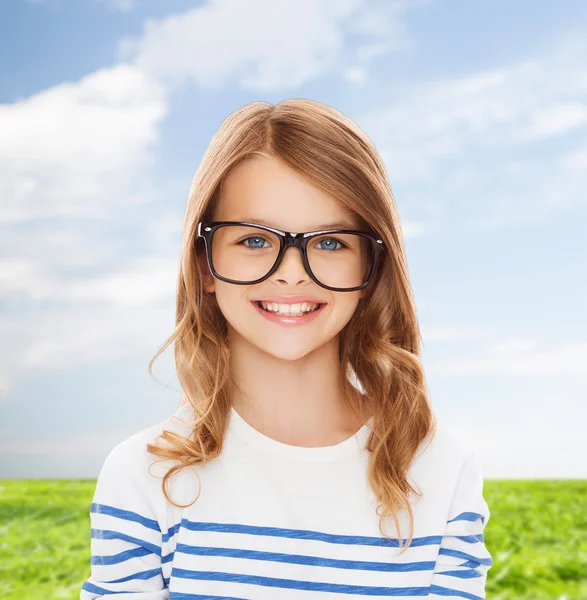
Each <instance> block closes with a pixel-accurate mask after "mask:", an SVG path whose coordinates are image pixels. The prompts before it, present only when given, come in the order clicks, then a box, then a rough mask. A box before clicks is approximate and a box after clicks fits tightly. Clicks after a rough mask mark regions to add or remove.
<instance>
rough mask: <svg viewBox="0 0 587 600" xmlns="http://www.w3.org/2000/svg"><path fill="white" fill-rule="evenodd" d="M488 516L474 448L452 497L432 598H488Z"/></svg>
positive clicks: (433, 580)
mask: <svg viewBox="0 0 587 600" xmlns="http://www.w3.org/2000/svg"><path fill="white" fill-rule="evenodd" d="M489 517H490V512H489V507H488V506H487V503H486V501H485V499H484V497H483V474H482V471H481V467H480V463H479V459H478V457H477V454H476V453H475V452H473V453H472V454H470V455H469V456H468V458H467V459H466V460H465V461H464V464H463V467H462V469H461V472H460V475H459V478H458V482H457V486H456V489H455V492H454V495H453V498H452V501H451V505H450V510H449V514H448V522H447V524H446V529H445V531H444V534H443V537H442V542H441V545H440V550H439V554H438V560H437V562H436V565H435V568H434V574H433V576H432V585H431V587H430V594H429V598H441V597H442V598H467V599H468V600H481V599H484V598H485V584H486V582H487V572H488V570H489V569H490V567H491V565H492V564H493V560H492V557H491V554H490V552H489V550H488V549H487V547H486V546H485V540H484V535H483V530H484V528H485V526H486V525H487V522H488V521H489Z"/></svg>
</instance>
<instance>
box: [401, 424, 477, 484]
mask: <svg viewBox="0 0 587 600" xmlns="http://www.w3.org/2000/svg"><path fill="white" fill-rule="evenodd" d="M470 465H473V467H477V465H478V462H477V451H476V449H475V448H474V447H473V446H472V445H471V444H470V443H469V442H468V441H466V440H465V439H463V438H462V437H460V436H459V435H458V433H456V432H455V431H454V430H453V429H450V428H448V427H447V426H446V425H445V424H443V423H439V422H437V423H436V429H435V431H434V432H432V433H431V434H429V435H428V436H427V437H426V438H425V439H424V440H422V442H421V444H420V446H419V447H418V450H417V452H416V454H415V456H414V459H413V461H412V464H411V467H410V474H411V476H412V478H413V480H414V481H416V482H417V483H418V485H420V486H422V487H424V488H427V489H429V490H431V489H433V490H435V492H437V491H439V490H441V489H444V490H446V492H447V493H450V492H451V491H452V490H454V489H455V487H456V486H457V485H458V482H459V479H460V478H461V476H462V473H463V471H464V469H465V468H466V467H467V468H470Z"/></svg>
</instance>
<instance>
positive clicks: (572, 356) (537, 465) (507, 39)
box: [0, 0, 587, 478]
mask: <svg viewBox="0 0 587 600" xmlns="http://www.w3.org/2000/svg"><path fill="white" fill-rule="evenodd" d="M287 97H306V98H311V99H315V100H319V101H321V102H324V103H326V104H329V105H331V106H333V107H335V108H337V109H339V110H341V111H342V112H344V113H345V114H347V115H348V116H349V117H351V118H353V119H354V120H355V121H356V122H357V123H358V124H359V125H360V126H361V127H362V128H363V129H364V130H365V132H366V133H367V135H369V137H370V138H371V139H372V140H373V142H374V144H375V145H376V147H377V149H378V150H379V152H380V153H381V154H382V156H383V158H384V160H385V163H386V166H387V169H388V173H389V178H390V183H391V186H392V190H393V192H394V195H395V199H396V203H397V205H398V209H399V212H400V216H401V219H402V226H403V229H404V234H405V237H406V250H407V255H408V265H409V270H410V275H411V280H412V285H413V288H414V294H415V299H416V306H417V310H418V315H419V318H420V323H421V327H422V335H423V340H424V344H423V361H424V368H425V373H426V379H427V384H428V387H429V390H430V394H431V401H432V405H433V408H434V411H435V413H436V414H437V416H438V419H439V421H441V422H442V423H443V424H444V425H445V426H446V427H448V428H450V429H451V430H453V431H454V432H455V434H456V435H458V436H460V437H462V438H463V439H465V440H466V441H467V442H468V443H470V444H472V445H473V446H474V447H475V448H476V449H477V450H478V452H479V454H480V457H481V459H482V462H483V470H484V474H485V477H486V478H509V477H521V478H526V477H528V478H541V477H548V478H554V477H560V478H567V477H581V478H584V477H587V465H586V463H585V460H584V459H583V460H582V459H581V456H583V457H585V456H587V436H585V433H584V431H585V425H586V424H587V408H586V407H587V324H586V323H587V320H586V319H585V306H586V305H587V277H586V274H587V273H586V268H585V263H586V258H587V253H586V250H587V248H586V242H585V239H586V236H585V233H586V230H587V227H586V223H587V220H586V216H587V192H586V190H587V3H579V2H575V1H570V0H559V1H557V2H556V3H555V2H535V1H532V2H531V1H529V0H524V1H522V0H519V1H518V2H515V3H513V2H510V1H505V0H492V1H489V0H478V1H477V2H468V1H465V0H462V1H455V0H447V1H443V2H440V1H439V0H437V1H433V0H401V1H399V0H396V1H389V0H388V1H385V2H382V1H379V2H367V1H362V0H312V1H309V0H296V2H291V1H289V2H288V1H281V0H279V1H276V0H249V1H248V2H237V1H236V0H217V1H215V2H187V1H181V2H180V1H167V2H165V3H162V2H155V1H142V0H134V1H133V0H83V1H80V0H78V1H76V2H74V1H73V0H35V1H29V2H25V1H24V0H21V1H16V0H7V1H5V2H3V3H2V4H1V5H0V131H1V132H2V135H0V208H1V210H0V356H1V360H0V390H1V391H0V433H1V438H0V453H1V459H0V477H47V478H51V477H96V476H97V474H98V471H99V468H100V466H101V464H102V462H103V459H104V457H105V456H106V454H107V453H108V451H109V450H110V449H111V448H112V447H113V446H114V445H115V444H116V443H118V442H119V441H122V440H123V439H125V438H126V437H128V436H129V435H131V434H133V433H135V432H137V431H139V430H141V429H143V428H145V427H148V426H150V425H152V424H154V423H156V422H158V421H160V420H163V419H164V418H166V417H167V416H168V415H169V414H170V413H172V412H173V411H174V410H175V408H176V406H177V404H178V402H179V399H180V392H179V385H178V382H177V378H176V376H175V372H174V365H173V356H172V350H171V349H168V350H167V351H166V352H165V353H164V354H163V356H162V357H160V358H159V359H158V361H157V362H156V363H155V366H154V374H155V376H156V378H157V380H158V381H156V380H153V379H152V378H151V377H150V376H149V375H148V372H147V366H148V363H149V360H150V359H151V358H152V356H153V355H154V354H155V352H156V351H157V349H158V347H159V346H160V344H161V343H162V342H163V341H164V340H165V338H166V337H167V336H168V335H170V334H171V332H172V330H173V326H174V318H175V298H174V293H175V285H176V273H177V260H178V256H179V247H180V236H181V225H182V220H183V214H184V210H185V205H186V201H187V194H188V190H189V186H190V184H191V180H192V177H193V174H194V172H195V169H196V168H197V166H198V164H199V161H200V159H201V157H202V155H203V153H204V151H205V149H206V147H207V145H208V143H209V141H210V139H211V137H212V135H213V134H214V132H215V131H216V129H217V128H218V127H219V126H220V124H221V122H222V121H223V120H224V119H225V118H226V116H228V115H229V114H230V113H231V112H233V111H234V110H235V109H237V108H238V107H240V106H242V105H244V104H246V103H249V102H252V101H255V100H266V101H269V102H272V103H276V102H279V101H280V100H282V99H284V98H287Z"/></svg>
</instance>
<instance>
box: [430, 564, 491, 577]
mask: <svg viewBox="0 0 587 600" xmlns="http://www.w3.org/2000/svg"><path fill="white" fill-rule="evenodd" d="M461 567H464V565H461ZM436 575H449V576H450V577H458V578H459V579H477V577H483V575H482V574H481V573H479V571H475V569H472V568H468V569H465V570H463V571H437V572H436Z"/></svg>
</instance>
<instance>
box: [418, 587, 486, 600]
mask: <svg viewBox="0 0 587 600" xmlns="http://www.w3.org/2000/svg"><path fill="white" fill-rule="evenodd" d="M430 593H431V594H436V595H437V596H450V597H451V598H454V597H455V596H457V597H459V598H467V600H484V599H485V596H477V595H476V594H471V593H470V592H461V591H460V590H453V589H451V588H445V587H441V586H439V585H431V586H430Z"/></svg>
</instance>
